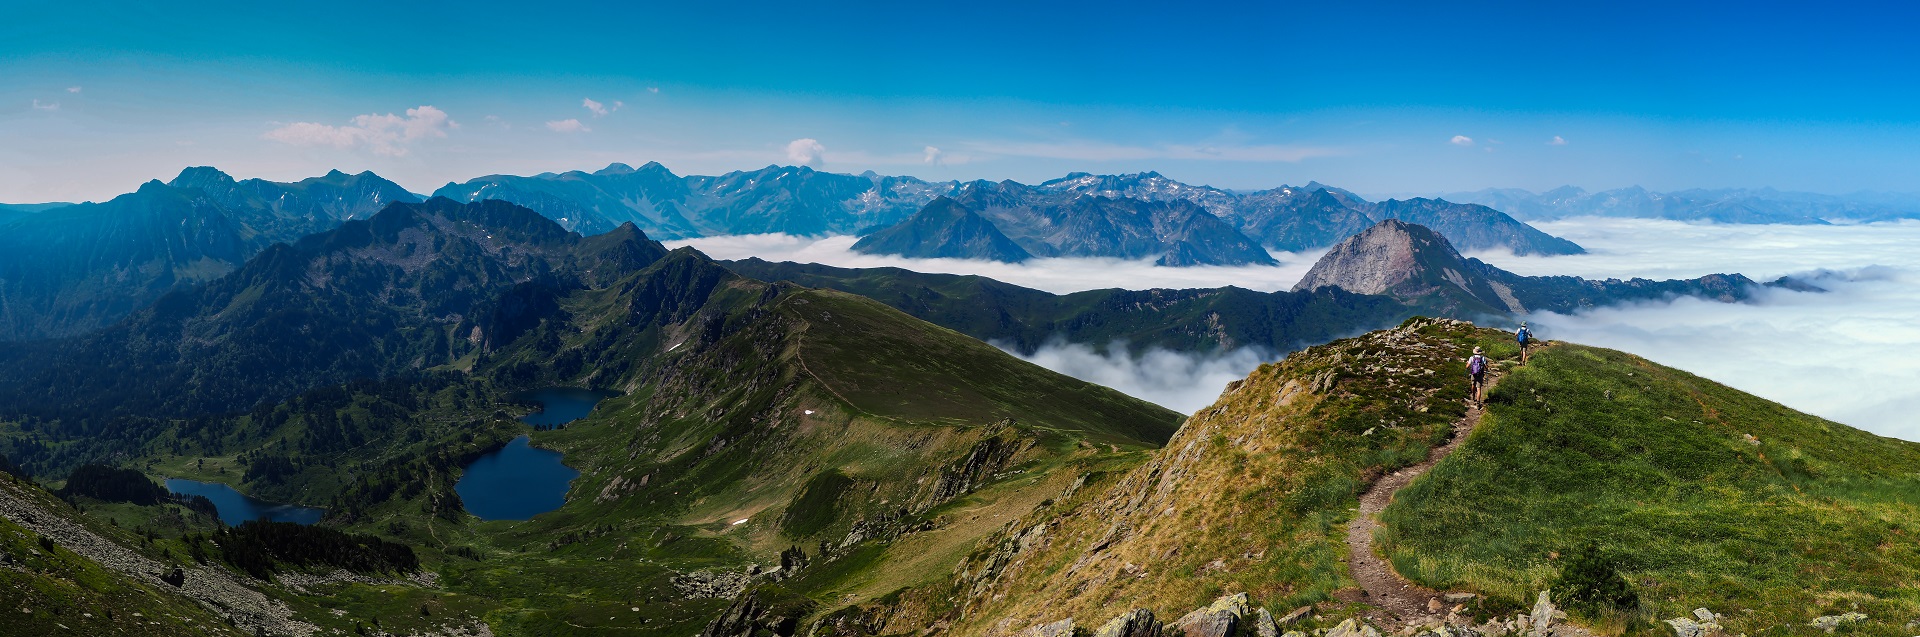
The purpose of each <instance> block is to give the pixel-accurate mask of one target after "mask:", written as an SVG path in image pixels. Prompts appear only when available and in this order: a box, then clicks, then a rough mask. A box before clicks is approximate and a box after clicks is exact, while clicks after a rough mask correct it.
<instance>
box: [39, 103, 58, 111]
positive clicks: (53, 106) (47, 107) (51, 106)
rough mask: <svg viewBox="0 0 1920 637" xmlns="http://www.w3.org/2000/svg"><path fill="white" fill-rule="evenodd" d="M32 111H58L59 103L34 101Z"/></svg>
mask: <svg viewBox="0 0 1920 637" xmlns="http://www.w3.org/2000/svg"><path fill="white" fill-rule="evenodd" d="M33 109H34V110H37V111H57V110H60V103H59V102H42V101H40V100H34V101H33Z"/></svg>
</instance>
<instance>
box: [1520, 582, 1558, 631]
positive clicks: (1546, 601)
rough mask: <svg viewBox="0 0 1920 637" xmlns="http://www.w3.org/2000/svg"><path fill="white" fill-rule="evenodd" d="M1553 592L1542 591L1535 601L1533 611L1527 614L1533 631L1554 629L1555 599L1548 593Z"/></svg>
mask: <svg viewBox="0 0 1920 637" xmlns="http://www.w3.org/2000/svg"><path fill="white" fill-rule="evenodd" d="M1551 592H1552V591H1540V596H1539V597H1538V598H1536V599H1535V600H1534V602H1533V612H1532V613H1530V614H1528V616H1527V620H1528V623H1530V624H1532V626H1533V631H1534V632H1536V633H1545V632H1547V631H1548V630H1552V629H1553V619H1554V610H1555V609H1554V607H1553V599H1552V597H1550V596H1549V595H1548V594H1549V593H1551Z"/></svg>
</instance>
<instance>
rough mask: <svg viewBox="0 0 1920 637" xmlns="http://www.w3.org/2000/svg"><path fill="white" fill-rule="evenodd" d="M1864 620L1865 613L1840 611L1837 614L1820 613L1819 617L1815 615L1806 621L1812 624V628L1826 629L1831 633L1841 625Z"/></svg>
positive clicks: (1865, 618) (1865, 617)
mask: <svg viewBox="0 0 1920 637" xmlns="http://www.w3.org/2000/svg"><path fill="white" fill-rule="evenodd" d="M1866 620H1867V615H1866V613H1841V614H1839V615H1822V616H1820V617H1815V618H1813V621H1812V622H1809V623H1808V625H1809V626H1813V627H1814V628H1818V629H1820V630H1823V631H1826V632H1828V633H1832V632H1834V631H1836V630H1840V627H1842V626H1850V625H1853V624H1858V623H1860V622H1864V621H1866Z"/></svg>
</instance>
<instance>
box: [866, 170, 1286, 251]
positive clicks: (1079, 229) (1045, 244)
mask: <svg viewBox="0 0 1920 637" xmlns="http://www.w3.org/2000/svg"><path fill="white" fill-rule="evenodd" d="M1009 246H1012V248H1013V249H1009ZM853 249H854V250H855V251H857V252H866V253H871V254H896V255H902V256H909V257H919V258H930V257H958V258H968V259H990V260H994V261H1022V260H1025V259H1026V258H1028V257H1029V256H1041V257H1117V258H1122V259H1142V258H1152V259H1155V263H1156V264H1158V265H1164V266H1188V265H1247V264H1254V265H1272V264H1274V263H1276V262H1275V261H1274V260H1273V257H1272V256H1271V255H1268V254H1267V251H1266V250H1265V249H1262V248H1261V247H1260V244H1259V243H1256V242H1255V241H1253V240H1252V239H1249V238H1247V237H1246V236H1245V235H1242V234H1240V233H1239V232H1238V231H1236V230H1234V228H1233V227H1232V226H1229V225H1228V224H1227V223H1226V222H1224V221H1222V220H1221V219H1220V218H1219V217H1215V216H1213V215H1212V214H1211V213H1208V212H1207V211H1206V209H1204V208H1201V207H1200V206H1199V205H1196V204H1194V203H1192V202H1189V201H1185V200H1179V199H1176V200H1171V201H1152V200H1145V199H1130V198H1113V197H1105V196H1101V195H1085V194H1078V193H1072V192H1060V191H1046V190H1042V189H1038V188H1034V187H1032V186H1027V185H1024V184H1020V183H1017V182H1012V181H1002V182H999V183H994V182H985V181H977V182H971V183H968V184H966V185H965V186H963V187H961V189H960V192H959V193H958V194H956V195H955V198H953V199H949V198H946V197H941V198H939V199H936V200H934V202H933V203H930V204H928V205H927V207H926V208H923V209H921V211H920V212H918V213H915V214H914V215H913V216H912V217H908V218H907V219H906V220H905V221H902V222H900V223H898V224H895V225H893V226H892V227H889V228H886V229H883V230H880V231H879V232H875V233H873V234H870V235H867V236H866V237H865V238H862V239H861V240H860V241H859V242H858V243H855V244H854V245H853Z"/></svg>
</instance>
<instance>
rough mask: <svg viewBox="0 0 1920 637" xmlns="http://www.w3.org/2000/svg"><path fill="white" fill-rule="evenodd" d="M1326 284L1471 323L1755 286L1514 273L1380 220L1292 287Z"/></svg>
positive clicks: (1734, 281)
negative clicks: (1479, 318)
mask: <svg viewBox="0 0 1920 637" xmlns="http://www.w3.org/2000/svg"><path fill="white" fill-rule="evenodd" d="M1327 287H1336V288H1340V289H1343V290H1347V291H1349V292H1354V293H1358V294H1382V295H1387V296H1391V297H1393V298H1396V299H1399V300H1401V301H1402V302H1405V303H1408V304H1410V305H1413V306H1415V307H1417V308H1420V309H1422V310H1424V311H1427V312H1432V313H1436V314H1441V315H1445V316H1460V317H1469V318H1472V317H1475V316H1476V315H1477V316H1490V317H1491V316H1501V315H1506V314H1525V313H1528V312H1535V311H1553V312H1567V311H1572V310H1577V309H1581V308H1587V307H1595V306H1599V305H1607V304H1611V303H1619V302H1622V301H1631V300H1651V299H1664V298H1673V297H1677V296H1697V297H1701V298H1707V299H1712V300H1716V301H1722V302H1735V301H1742V300H1745V299H1747V298H1748V297H1749V296H1750V295H1751V294H1752V290H1753V289H1754V288H1756V287H1759V284H1758V283H1755V282H1754V281H1753V280H1751V279H1748V278H1747V277H1745V276H1742V275H1739V274H1714V275H1708V276H1704V277H1700V278H1697V279H1677V280H1666V281H1654V280H1649V279H1630V280H1620V279H1605V280H1592V279H1583V278H1579V277H1572V276H1521V275H1518V274H1514V273H1512V272H1508V271H1506V270H1502V269H1500V268H1497V267H1494V266H1492V265H1489V264H1487V263H1486V262H1484V261H1481V260H1479V259H1474V258H1468V257H1463V256H1461V254H1460V252H1459V251H1458V250H1455V249H1454V247H1453V244H1452V243H1451V242H1449V241H1448V240H1447V238H1446V237H1444V236H1441V234H1440V233H1438V232H1434V231H1433V230H1431V229H1428V228H1427V227H1425V226H1421V225H1417V224H1413V223H1408V222H1405V221H1401V220H1399V219H1387V220H1385V221H1381V222H1379V223H1376V224H1374V225H1373V226H1372V227H1370V228H1367V230H1366V231H1364V232H1361V233H1360V234H1356V235H1354V236H1351V237H1348V238H1347V239H1346V240H1343V241H1341V242H1340V243H1339V244H1337V245H1335V246H1334V247H1333V249H1331V250H1328V251H1327V253H1326V255H1324V256H1322V257H1320V260H1319V261H1317V262H1315V263H1314V264H1313V268H1312V269H1310V270H1308V271H1307V274H1306V276H1304V277H1302V278H1301V279H1300V282H1299V283H1296V284H1294V286H1293V289H1294V291H1296V292H1299V291H1313V290H1318V289H1321V288H1327Z"/></svg>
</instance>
